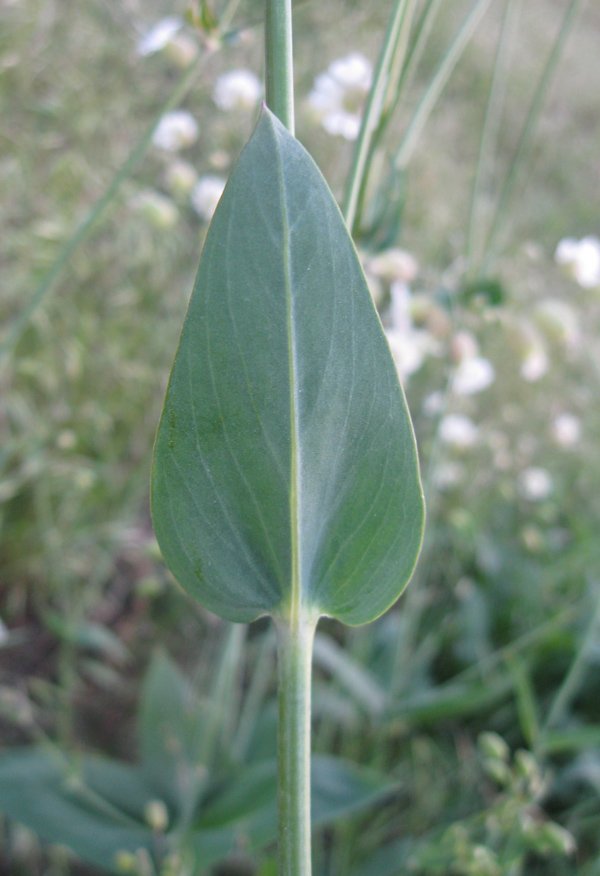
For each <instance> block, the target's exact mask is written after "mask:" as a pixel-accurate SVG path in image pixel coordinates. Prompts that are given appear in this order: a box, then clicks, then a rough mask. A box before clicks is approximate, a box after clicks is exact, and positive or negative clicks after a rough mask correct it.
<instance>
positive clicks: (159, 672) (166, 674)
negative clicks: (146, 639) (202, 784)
mask: <svg viewBox="0 0 600 876" xmlns="http://www.w3.org/2000/svg"><path fill="white" fill-rule="evenodd" d="M205 723H206V714H205V709H203V707H202V703H201V702H200V699H199V697H198V695H197V693H196V691H195V690H194V688H193V687H192V685H191V684H190V682H189V681H188V680H187V678H185V676H184V675H183V673H182V672H181V671H180V669H179V668H178V667H177V665H176V664H175V663H174V662H173V661H172V660H171V659H170V657H169V656H168V655H167V654H166V653H165V652H164V651H158V652H157V654H156V655H155V656H154V657H153V659H152V662H151V663H150V667H149V669H148V674H147V675H146V678H145V680H144V687H143V690H142V696H141V699H140V708H139V714H138V734H139V741H140V753H141V757H142V761H143V763H144V768H145V770H146V771H147V773H148V775H149V777H151V780H152V782H153V785H154V787H155V788H156V790H157V792H158V793H159V794H160V795H161V796H163V797H165V799H166V800H167V801H168V802H169V804H170V805H171V806H173V807H178V806H179V805H180V803H181V798H182V796H184V795H185V791H186V788H187V786H188V784H189V779H190V775H191V774H192V773H193V772H194V770H195V769H196V768H197V766H198V760H199V754H200V749H201V747H202V738H203V729H204V727H205Z"/></svg>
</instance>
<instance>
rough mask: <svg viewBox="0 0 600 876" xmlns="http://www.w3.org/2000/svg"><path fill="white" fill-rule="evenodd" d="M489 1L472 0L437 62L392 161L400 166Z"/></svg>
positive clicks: (410, 151)
mask: <svg viewBox="0 0 600 876" xmlns="http://www.w3.org/2000/svg"><path fill="white" fill-rule="evenodd" d="M490 3H491V0H477V2H475V3H474V4H473V6H472V8H471V11H470V12H469V14H468V15H467V17H466V18H465V20H464V22H463V24H462V25H461V27H460V30H459V31H458V33H457V35H456V37H455V38H454V40H453V41H452V44H451V45H450V47H449V49H448V51H447V52H446V54H445V55H444V58H443V60H442V62H441V64H440V66H439V67H438V69H437V70H436V72H435V74H434V76H433V78H432V79H431V81H430V82H429V85H428V86H427V89H426V91H425V93H424V95H423V97H422V98H421V100H420V102H419V105H418V107H417V109H416V111H415V113H414V115H413V117H412V120H411V122H410V125H409V126H408V130H407V131H406V133H405V135H404V137H403V139H402V142H401V144H400V148H399V149H398V152H397V153H396V157H395V159H394V165H395V167H396V168H398V169H399V170H403V169H405V168H406V166H407V165H408V162H409V161H410V159H411V157H412V154H413V152H414V149H415V146H416V145H417V141H418V139H419V137H420V136H421V132H422V130H423V128H424V127H425V123H426V122H427V120H428V118H429V116H430V115H431V112H432V110H433V108H434V106H435V105H436V103H437V101H438V98H439V96H440V94H441V93H442V91H443V89H444V88H445V86H446V83H447V82H448V79H449V78H450V76H451V74H452V72H453V70H454V68H455V67H456V65H457V63H458V61H459V59H460V58H461V57H462V54H463V52H464V50H465V49H466V47H467V45H468V44H469V41H470V40H471V37H472V36H473V34H474V33H475V30H476V29H477V26H478V25H479V22H480V21H481V19H482V18H483V16H484V15H485V13H486V12H487V9H488V7H489V6H490Z"/></svg>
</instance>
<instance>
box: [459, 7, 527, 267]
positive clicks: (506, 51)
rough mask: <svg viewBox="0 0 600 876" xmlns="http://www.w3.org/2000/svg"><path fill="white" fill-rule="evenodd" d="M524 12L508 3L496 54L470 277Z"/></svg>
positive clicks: (476, 191)
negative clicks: (485, 194)
mask: <svg viewBox="0 0 600 876" xmlns="http://www.w3.org/2000/svg"><path fill="white" fill-rule="evenodd" d="M520 11H521V0H519V2H516V0H507V3H506V7H505V11H504V19H503V21H502V29H501V31H500V38H499V40H498V48H497V50H496V59H495V62H494V73H493V76H492V84H491V87H490V94H489V98H488V103H487V108H486V111H485V119H484V122H483V130H482V133H481V142H480V144H479V157H478V159H477V170H476V171H475V181H474V183H473V193H472V196H471V211H470V217H469V232H468V238H467V265H466V273H467V275H469V274H470V273H471V270H472V267H473V261H474V259H475V257H476V251H475V250H476V244H477V242H478V232H479V230H480V229H481V219H482V209H481V205H482V201H483V188H484V186H485V183H486V181H489V180H490V179H491V177H492V165H493V159H494V153H495V146H496V145H497V141H498V130H499V128H500V121H501V118H502V110H503V107H504V98H505V95H506V83H507V78H508V72H509V69H510V62H511V57H512V51H511V49H512V47H513V45H514V36H515V32H516V27H517V23H518V18H519V13H520Z"/></svg>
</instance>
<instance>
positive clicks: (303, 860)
mask: <svg viewBox="0 0 600 876" xmlns="http://www.w3.org/2000/svg"><path fill="white" fill-rule="evenodd" d="M275 625H276V629H277V658H278V659H277V679H278V697H279V723H278V729H277V810H278V869H277V873H278V876H310V874H311V853H310V729H311V728H310V685H311V673H312V648H313V639H314V634H315V628H316V621H314V620H302V619H300V620H299V621H293V622H291V623H290V622H289V621H287V620H283V619H276V620H275Z"/></svg>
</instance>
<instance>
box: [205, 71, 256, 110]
mask: <svg viewBox="0 0 600 876" xmlns="http://www.w3.org/2000/svg"><path fill="white" fill-rule="evenodd" d="M261 94H262V85H261V83H260V80H259V79H258V78H257V77H256V76H255V75H254V73H252V72H251V71H250V70H230V72H229V73H224V74H223V75H222V76H219V78H218V79H217V81H216V83H215V87H214V89H213V100H214V102H215V103H216V105H217V106H218V107H219V109H221V110H244V109H252V107H254V106H256V104H257V103H258V101H259V100H260V97H261Z"/></svg>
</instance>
